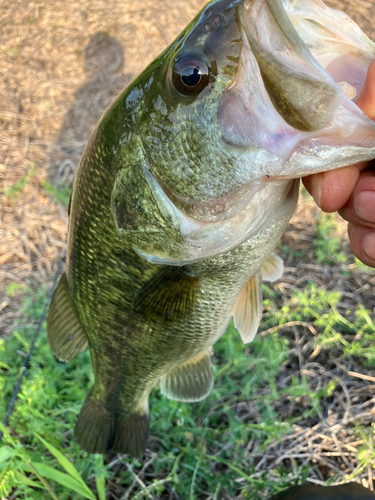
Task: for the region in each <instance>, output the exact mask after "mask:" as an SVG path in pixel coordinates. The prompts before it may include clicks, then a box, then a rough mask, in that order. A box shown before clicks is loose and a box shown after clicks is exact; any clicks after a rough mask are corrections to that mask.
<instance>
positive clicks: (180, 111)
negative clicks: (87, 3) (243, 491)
mask: <svg viewBox="0 0 375 500" xmlns="http://www.w3.org/2000/svg"><path fill="white" fill-rule="evenodd" d="M270 2H276V3H277V5H276V4H275V3H270ZM292 7H293V8H291V4H289V3H288V2H286V1H283V2H282V1H281V0H267V1H266V0H253V1H252V2H245V3H244V2H243V0H234V1H229V0H215V1H213V2H210V3H209V4H208V6H207V7H206V8H204V9H203V10H202V11H201V12H200V13H199V14H198V15H197V16H196V18H195V19H194V20H193V21H192V22H191V23H190V24H189V25H188V26H187V28H186V29H185V30H184V32H183V33H182V34H181V35H180V36H179V37H178V38H177V39H176V40H175V41H174V42H173V43H172V44H171V45H170V46H169V47H167V49H166V50H165V51H164V52H163V53H162V54H161V55H160V56H159V57H158V58H157V59H156V60H155V61H154V62H153V63H151V64H150V66H148V67H147V68H146V69H145V71H144V72H143V73H142V74H141V75H140V76H139V77H138V78H137V79H136V80H135V81H134V82H133V83H132V84H131V85H130V86H129V87H128V88H127V89H125V90H124V91H123V92H122V93H121V94H120V95H119V96H118V97H117V98H116V99H115V101H114V102H113V103H112V105H111V106H110V107H109V108H108V110H107V111H106V113H105V114H104V115H103V117H102V118H101V120H100V122H99V123H98V125H97V126H96V128H95V130H94V131H93V133H92V135H91V137H90V139H89V141H88V143H87V145H86V148H85V151H84V154H83V156H82V159H81V161H80V164H79V167H78V170H77V175H76V179H75V183H74V187H73V192H72V198H71V206H70V222H69V237H68V256H67V267H66V272H65V273H64V274H63V275H62V277H61V279H60V282H59V284H58V287H57V288H56V291H55V293H54V296H53V298H52V301H51V306H50V311H49V315H48V321H47V331H48V338H49V343H50V346H51V349H52V351H53V352H54V354H55V355H56V356H57V357H58V358H59V359H61V360H65V361H68V360H69V359H71V358H72V357H74V356H77V355H78V354H79V353H80V352H82V350H83V349H84V348H85V346H86V345H87V344H88V346H89V348H90V354H91V362H92V366H93V372H94V384H93V386H92V388H91V389H90V391H89V393H88V395H87V398H86V401H85V403H84V405H83V407H82V410H81V413H80V415H79V417H78V421H77V425H76V430H75V436H76V439H77V441H78V442H79V443H80V445H81V446H82V447H83V448H84V449H85V450H87V451H89V452H92V453H104V452H106V451H115V452H119V453H129V454H131V455H133V456H140V455H142V453H143V452H144V449H145V447H146V443H147V432H148V422H149V410H148V396H149V393H150V391H151V390H152V389H153V388H154V387H155V386H156V385H157V384H160V389H161V392H162V394H164V395H166V396H167V397H169V398H171V399H176V400H179V401H184V402H188V401H200V400H201V399H203V398H204V397H206V396H207V394H208V393H209V392H210V389H211V387H212V384H213V371H212V346H213V344H214V343H215V342H216V341H217V340H218V338H219V337H220V336H221V335H223V333H224V332H225V329H226V327H227V326H228V324H229V322H230V321H231V319H232V318H233V321H234V325H235V327H236V328H237V330H238V331H239V333H240V335H241V338H242V340H243V341H244V343H247V342H250V341H251V340H252V339H253V338H254V335H255V334H256V331H257V329H258V326H259V323H260V319H261V313H262V296H261V290H262V280H268V281H274V280H276V279H278V278H279V277H280V276H281V274H282V261H281V259H280V258H278V257H277V256H276V255H275V254H274V253H273V250H274V248H275V247H276V245H277V242H278V240H279V239H280V237H281V235H282V233H283V231H284V230H285V228H286V226H287V224H288V222H289V220H290V217H291V216H292V214H293V211H294V209H295V206H296V203H297V199H298V186H299V179H298V177H300V176H301V175H308V174H312V173H315V172H319V171H324V170H329V169H333V168H339V167H342V166H345V165H348V164H350V163H351V162H353V161H355V160H356V159H359V158H360V159H361V160H366V159H370V158H374V157H375V127H374V124H373V123H372V122H371V121H370V120H368V119H367V118H366V117H365V116H364V115H363V113H362V112H361V111H360V110H359V109H358V108H357V107H356V106H355V104H354V103H353V102H352V101H351V100H350V98H349V97H348V95H350V92H346V93H344V91H343V89H347V88H350V87H351V86H352V87H354V83H355V85H356V86H357V87H358V81H359V80H358V79H356V80H355V82H354V81H353V80H352V78H353V76H352V75H353V71H352V68H353V67H356V65H357V66H358V65H364V66H365V67H366V65H367V67H368V65H369V64H370V62H371V60H372V59H373V58H374V54H375V50H374V46H373V44H372V42H370V41H369V40H368V39H366V38H365V36H364V35H363V34H361V33H360V32H356V33H357V35H356V37H354V38H355V40H354V42H353V43H352V40H353V36H352V35H350V36H351V38H350V39H349V40H348V39H347V38H345V37H346V35H345V27H346V22H347V21H346V18H345V17H342V16H341V17H340V14H335V12H336V11H330V12H331V16H334V17H335V16H336V17H337V19H338V20H339V22H340V23H341V24H342V26H343V29H342V33H341V32H340V29H339V28H338V27H337V26H335V38H334V40H333V41H332V39H331V38H330V36H329V33H330V31H329V29H328V28H327V29H326V31H327V32H328V35H327V38H326V39H324V37H323V39H322V32H323V34H324V33H325V32H324V31H323V30H321V29H316V26H318V25H319V23H321V25H324V23H325V18H326V17H327V16H326V14H327V10H325V8H324V6H323V4H321V3H320V2H319V0H314V2H309V1H308V0H300V1H294V2H293V5H292ZM284 8H285V9H286V10H287V11H288V12H289V15H290V19H289V18H288V15H287V13H286V11H285V10H284ZM288 9H289V10H288ZM260 12H261V15H258V13H260ZM275 16H276V17H275ZM301 16H302V17H303V18H304V23H299V21H298V20H299V19H300V18H301ZM310 18H311V22H310V24H309V19H310ZM331 18H332V17H330V19H331ZM294 19H297V21H296V22H295V24H296V26H295V27H294V26H293V20H294ZM304 29H307V30H308V32H309V35H308V36H306V33H304V32H303V30H304ZM315 29H316V34H315V36H316V37H319V39H320V41H319V43H318V44H316V43H314V33H315V32H314V30H315ZM296 30H299V31H298V32H297V31H296ZM354 31H355V30H354ZM264 33H274V34H275V36H273V37H268V36H263V34H264ZM276 35H277V36H276ZM303 40H306V43H305V42H303ZM283 44H284V45H285V44H287V45H288V50H287V51H286V50H285V46H284V45H283ZM308 44H310V45H313V46H314V56H313V55H312V54H311V52H310V49H309V45H308ZM335 44H338V45H337V46H336V45H335ZM327 50H331V52H332V56H331V57H330V58H328V59H329V64H330V65H331V66H330V67H332V68H334V65H332V61H333V60H334V59H335V58H337V57H340V58H341V59H340V61H341V63H342V64H346V65H347V67H348V71H347V74H346V77H347V82H344V83H345V84H342V80H343V73H345V71H344V72H343V71H341V70H340V74H339V75H336V74H335V72H334V70H332V71H331V73H330V72H329V71H328V69H327V68H326V67H324V61H325V60H326V59H327V58H326V57H325V56H326V53H327ZM357 59H358V60H357ZM186 74H188V75H190V77H189V78H188V79H186V78H185V77H186ZM192 75H194V76H192ZM361 75H362V80H363V78H364V75H365V70H364V69H363V68H362V73H361ZM335 78H336V79H335ZM338 78H340V79H339V81H336V80H337V79H338ZM337 83H340V85H337ZM363 83H364V81H362V82H361V85H363ZM352 84H353V85H352ZM357 87H356V88H357Z"/></svg>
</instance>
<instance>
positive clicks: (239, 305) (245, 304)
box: [233, 272, 263, 344]
mask: <svg viewBox="0 0 375 500" xmlns="http://www.w3.org/2000/svg"><path fill="white" fill-rule="evenodd" d="M262 302H263V299H262V278H261V274H260V272H258V273H256V274H254V276H253V277H252V278H250V279H249V281H248V282H247V283H246V284H245V286H244V287H243V289H242V290H241V293H240V295H239V296H238V299H237V302H236V305H235V306H234V310H233V323H234V326H235V327H236V328H237V330H238V332H239V334H240V335H241V339H242V342H243V343H244V344H247V343H249V342H251V341H252V340H253V339H254V337H255V334H256V333H257V330H258V327H259V323H260V319H261V317H262Z"/></svg>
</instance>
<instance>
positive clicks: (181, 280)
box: [133, 266, 199, 321]
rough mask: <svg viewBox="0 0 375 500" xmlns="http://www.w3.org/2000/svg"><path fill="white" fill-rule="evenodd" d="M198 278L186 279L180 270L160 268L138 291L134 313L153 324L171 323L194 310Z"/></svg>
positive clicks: (169, 267) (184, 273)
mask: <svg viewBox="0 0 375 500" xmlns="http://www.w3.org/2000/svg"><path fill="white" fill-rule="evenodd" d="M198 289H199V276H189V275H188V274H187V273H186V271H185V270H184V268H181V267H172V266H166V267H163V268H162V269H160V271H158V272H157V273H156V274H155V275H154V276H153V277H152V278H151V279H150V280H149V281H147V282H146V283H145V285H144V286H143V287H142V288H141V290H140V291H139V293H138V295H137V297H136V299H135V301H134V305H133V309H134V311H135V312H138V313H141V314H144V315H145V316H146V317H147V318H148V319H150V320H154V321H160V320H162V321H174V320H175V319H180V318H183V317H184V316H186V315H187V314H189V313H190V312H191V311H192V310H193V308H194V307H195V304H196V300H197V293H198Z"/></svg>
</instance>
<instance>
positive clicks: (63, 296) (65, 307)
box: [47, 273, 87, 361]
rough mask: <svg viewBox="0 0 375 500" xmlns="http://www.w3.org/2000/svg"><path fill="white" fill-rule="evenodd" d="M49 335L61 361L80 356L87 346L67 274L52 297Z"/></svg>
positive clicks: (49, 339)
mask: <svg viewBox="0 0 375 500" xmlns="http://www.w3.org/2000/svg"><path fill="white" fill-rule="evenodd" d="M47 335H48V342H49V345H50V348H51V351H52V352H53V354H54V355H55V356H56V357H57V358H58V359H60V360H61V361H69V360H70V359H72V358H74V357H75V356H78V354H80V353H81V352H82V351H83V350H84V349H85V348H86V346H87V337H86V334H85V332H84V329H83V326H82V324H81V322H80V320H79V317H78V313H77V311H76V308H75V306H74V303H73V301H72V299H71V297H70V292H69V284H68V279H67V277H66V274H65V273H63V274H62V276H61V278H60V281H59V283H58V285H57V287H56V290H55V291H54V294H53V296H52V301H51V305H50V308H49V312H48V318H47Z"/></svg>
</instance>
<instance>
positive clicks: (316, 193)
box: [311, 174, 323, 208]
mask: <svg viewBox="0 0 375 500" xmlns="http://www.w3.org/2000/svg"><path fill="white" fill-rule="evenodd" d="M316 177H317V179H316V181H315V183H314V184H313V186H312V188H311V195H312V197H313V198H314V201H315V203H316V204H317V205H318V207H319V208H320V199H321V197H322V180H323V174H316Z"/></svg>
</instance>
